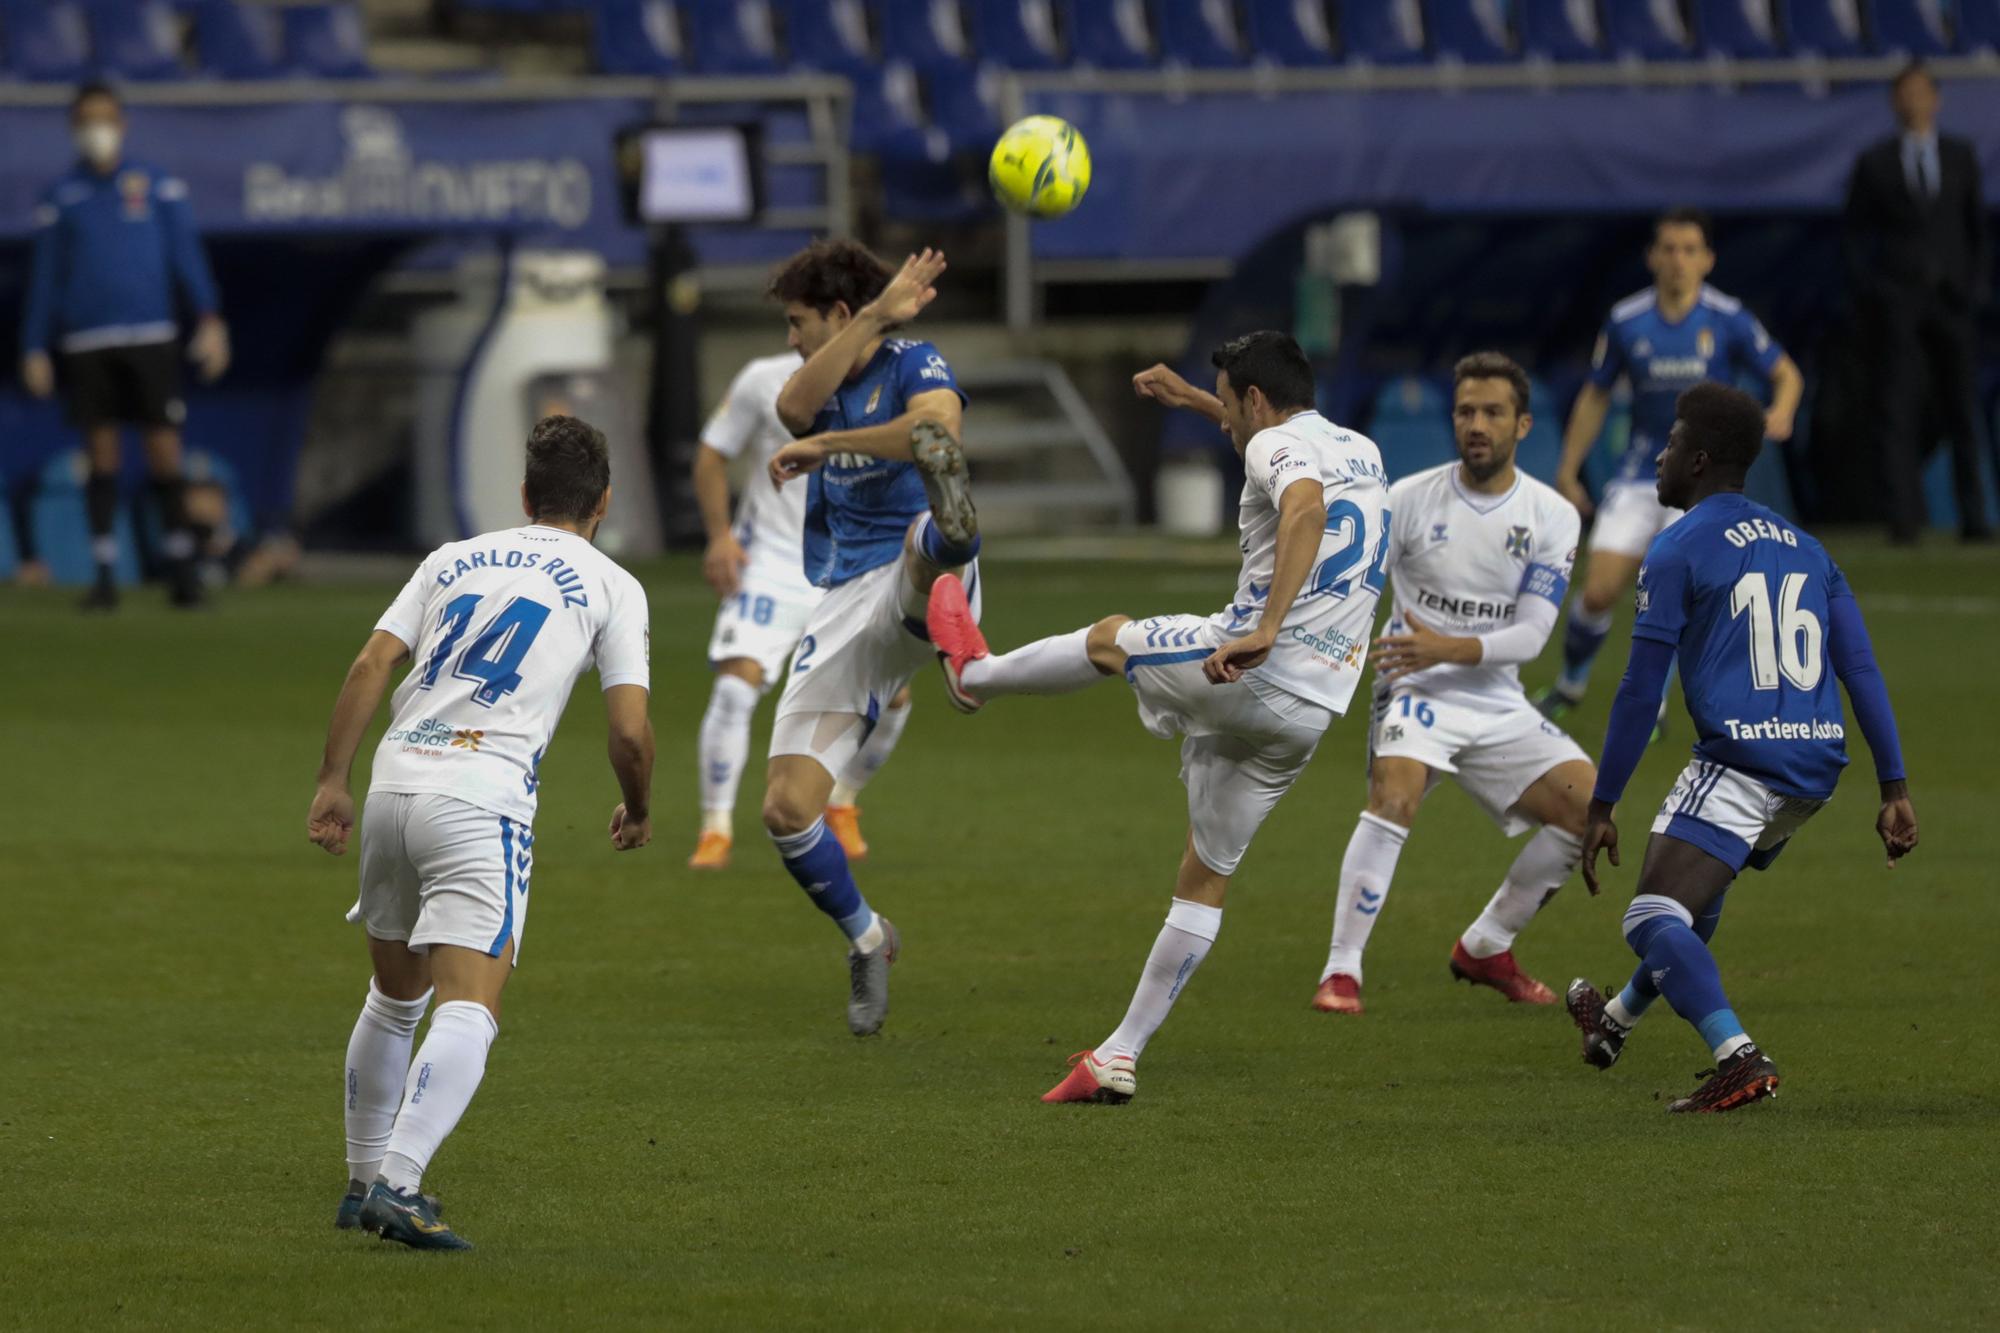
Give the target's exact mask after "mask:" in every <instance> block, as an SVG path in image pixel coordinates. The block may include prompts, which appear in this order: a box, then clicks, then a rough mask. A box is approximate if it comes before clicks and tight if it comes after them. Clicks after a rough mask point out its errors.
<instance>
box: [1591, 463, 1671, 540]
mask: <svg viewBox="0 0 2000 1333" xmlns="http://www.w3.org/2000/svg"><path fill="white" fill-rule="evenodd" d="M1681 513H1682V511H1681V510H1678V509H1671V508H1668V507H1667V506H1666V505H1663V504H1661V503H1660V493H1659V490H1658V488H1657V487H1656V486H1655V485H1654V483H1653V481H1652V480H1651V479H1650V478H1648V479H1645V480H1639V479H1637V478H1634V479H1630V480H1620V481H1614V482H1610V483H1608V484H1607V485H1606V486H1605V488H1604V494H1603V496H1602V497H1600V498H1599V500H1598V502H1597V518H1596V520H1595V521H1594V522H1593V523H1592V524H1591V527H1590V549H1591V550H1593V551H1603V552H1605V553H1607V554H1610V555H1629V556H1635V557H1637V556H1643V555H1645V554H1646V549H1647V548H1648V547H1650V546H1651V545H1652V544H1653V538H1655V537H1657V536H1659V535H1660V534H1661V533H1662V532H1665V531H1666V530H1667V529H1668V528H1670V527H1672V526H1673V524H1674V520H1676V519H1678V518H1679V517H1680V516H1681Z"/></svg>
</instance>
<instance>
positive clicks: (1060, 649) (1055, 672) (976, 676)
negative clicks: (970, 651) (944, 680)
mask: <svg viewBox="0 0 2000 1333" xmlns="http://www.w3.org/2000/svg"><path fill="white" fill-rule="evenodd" d="M1089 638H1090V630H1089V629H1088V628H1084V629H1077V630H1071V631H1070V632H1069V633H1067V634H1057V635H1055V636H1054V637H1052V638H1047V639H1037V640H1035V641H1034V642H1033V643H1031V644H1027V645H1026V646H1024V647H1020V648H1016V649H1015V650H1014V651H1013V652H1011V653H1001V654H1000V655H999V656H997V657H982V658H980V659H979V660H978V661H977V662H967V663H966V664H965V670H964V672H962V673H961V674H960V676H959V679H960V681H961V682H962V683H963V684H964V685H965V688H966V689H967V690H968V691H970V692H971V693H972V694H973V695H974V696H975V697H976V698H979V699H982V700H985V699H997V698H998V697H1000V696H1001V695H1003V694H1069V693H1071V692H1072V691H1075V690H1081V689H1086V688H1088V687H1089V686H1092V685H1095V684H1097V682H1098V681H1100V680H1104V679H1106V677H1105V675H1104V673H1103V672H1101V671H1099V670H1098V669H1097V668H1096V667H1095V666H1093V665H1092V664H1091V661H1090V648H1089V646H1088V640H1089Z"/></svg>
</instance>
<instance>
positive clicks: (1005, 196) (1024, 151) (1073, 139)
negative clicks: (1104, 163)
mask: <svg viewBox="0 0 2000 1333" xmlns="http://www.w3.org/2000/svg"><path fill="white" fill-rule="evenodd" d="M986 176H987V179H988V180H989V181H991V182H992V184H993V194H994V197H995V198H997V199H998V200H999V201H1000V202H1001V203H1003V204H1005V205H1006V206H1007V207H1009V208H1011V209H1014V210H1016V211H1017V212H1022V213H1032V214H1034V215H1035V216H1036V217H1038V218H1059V217H1061V216H1062V215H1063V214H1065V213H1067V212H1069V211H1070V210H1071V209H1073V208H1075V207H1076V206H1077V205H1078V204H1080V203H1082V202H1083V194H1084V191H1086V190H1088V189H1089V188H1090V147H1089V145H1087V144H1086V143H1084V141H1083V136H1082V135H1081V134H1078V133H1077V132H1076V126H1074V125H1072V124H1070V123H1069V122H1068V121H1066V120H1063V119H1062V118H1061V117H1059V116H1029V117H1028V118H1027V119H1025V120H1018V121H1016V122H1014V124H1012V125H1010V126H1008V127H1007V132H1006V133H1005V134H1003V135H1001V136H1000V142H999V143H996V144H994V145H993V157H992V160H991V161H990V162H989V163H988V164H987V170H986Z"/></svg>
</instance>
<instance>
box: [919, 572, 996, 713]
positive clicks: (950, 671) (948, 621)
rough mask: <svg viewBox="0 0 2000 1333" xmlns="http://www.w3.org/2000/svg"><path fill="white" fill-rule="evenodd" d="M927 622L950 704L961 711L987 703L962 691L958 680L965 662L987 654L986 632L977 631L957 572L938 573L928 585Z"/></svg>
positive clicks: (974, 711) (976, 709)
mask: <svg viewBox="0 0 2000 1333" xmlns="http://www.w3.org/2000/svg"><path fill="white" fill-rule="evenodd" d="M925 619H926V622H927V623H928V624H929V626H930V631H931V643H932V644H933V645H935V646H936V648H937V655H938V665H940V666H942V667H943V668H944V688H945V693H946V694H948V695H950V696H951V706H952V707H953V708H956V709H957V710H958V711H959V712H961V713H976V712H978V711H979V710H980V709H981V708H983V707H985V706H986V703H985V700H983V699H976V698H974V697H973V696H972V695H970V694H967V693H966V692H965V686H964V685H963V684H961V683H960V682H959V673H960V672H962V671H964V670H965V665H966V663H968V662H977V661H978V660H979V659H980V658H982V657H985V656H987V655H988V654H987V650H986V636H985V635H984V634H981V633H980V632H979V622H978V621H977V620H974V619H973V618H972V603H971V602H969V601H967V600H966V598H965V585H964V584H963V583H961V582H959V579H958V575H956V574H940V575H938V580H937V582H936V583H933V584H932V585H931V599H930V608H929V610H928V611H926V612H925Z"/></svg>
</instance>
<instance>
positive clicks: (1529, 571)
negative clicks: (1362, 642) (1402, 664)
mask: <svg viewBox="0 0 2000 1333" xmlns="http://www.w3.org/2000/svg"><path fill="white" fill-rule="evenodd" d="M1458 467H1459V465H1458V464H1457V463H1446V464H1444V465H1443V466H1441V467H1434V468H1427V469H1425V470H1424V471H1422V472H1419V473H1416V474H1415V475H1413V476H1408V477H1405V478H1403V479H1402V480H1401V481H1399V482H1397V483H1396V484H1395V485H1394V486H1392V487H1391V488H1390V489H1389V508H1390V509H1391V510H1393V511H1394V512H1395V520H1394V522H1393V523H1392V524H1391V525H1390V533H1389V579H1390V581H1391V582H1392V583H1393V584H1394V585H1395V593H1394V607H1395V611H1394V614H1393V615H1392V616H1391V618H1390V621H1389V633H1391V634H1402V633H1406V632H1407V630H1408V627H1409V620H1408V617H1409V615H1410V613H1411V612H1415V613H1416V616H1417V618H1418V619H1419V620H1421V621H1422V622H1423V623H1424V624H1425V625H1427V626H1429V627H1430V628H1431V629H1434V630H1436V631H1438V632H1439V633H1440V634H1454V635H1458V634H1487V633H1491V632H1492V631H1494V630H1498V629H1505V628H1507V627H1508V626H1509V625H1511V624H1513V623H1514V617H1515V615H1516V614H1517V613H1518V610H1519V607H1520V605H1521V600H1522V599H1523V598H1524V597H1542V598H1546V599H1547V600H1548V601H1550V602H1553V603H1554V604H1555V605H1557V606H1558V607H1560V606H1561V605H1562V599H1563V594H1564V593H1565V591H1566V590H1567V589H1568V587H1569V575H1570V569H1571V567H1572V566H1573V565H1575V563H1576V543H1577V535H1578V533H1579V531H1580V530H1581V522H1580V520H1579V519H1578V517H1577V512H1576V506H1574V505H1572V504H1571V503H1570V502H1569V501H1567V500H1565V499H1563V498H1562V495H1561V493H1560V492H1558V491H1557V490H1556V489H1555V487H1553V486H1549V485H1546V484H1544V483H1542V482H1539V481H1536V480H1535V479H1534V478H1533V477H1531V476H1529V475H1528V474H1527V473H1525V472H1520V473H1517V474H1516V480H1515V482H1514V488H1513V489H1512V490H1510V491H1508V492H1507V493H1506V494H1505V495H1481V494H1479V493H1478V492H1476V491H1470V490H1467V489H1466V488H1465V486H1464V485H1463V483H1461V482H1460V480H1459V475H1458ZM1405 684H1408V685H1410V686H1413V687H1414V688H1416V689H1419V690H1422V691H1423V692H1424V693H1426V694H1446V693H1453V694H1462V695H1466V696H1468V697H1473V696H1491V695H1500V696H1505V697H1519V696H1520V694H1521V678H1520V669H1519V668H1518V667H1517V666H1515V665H1513V664H1511V663H1508V664H1503V665H1498V666H1453V665H1448V664H1447V665H1440V666H1434V667H1430V668H1427V669H1426V670H1423V671H1420V672H1417V673H1416V674H1415V675H1412V676H1405V677H1404V678H1403V679H1402V680H1400V681H1398V682H1397V685H1398V687H1401V686H1402V685H1405Z"/></svg>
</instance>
